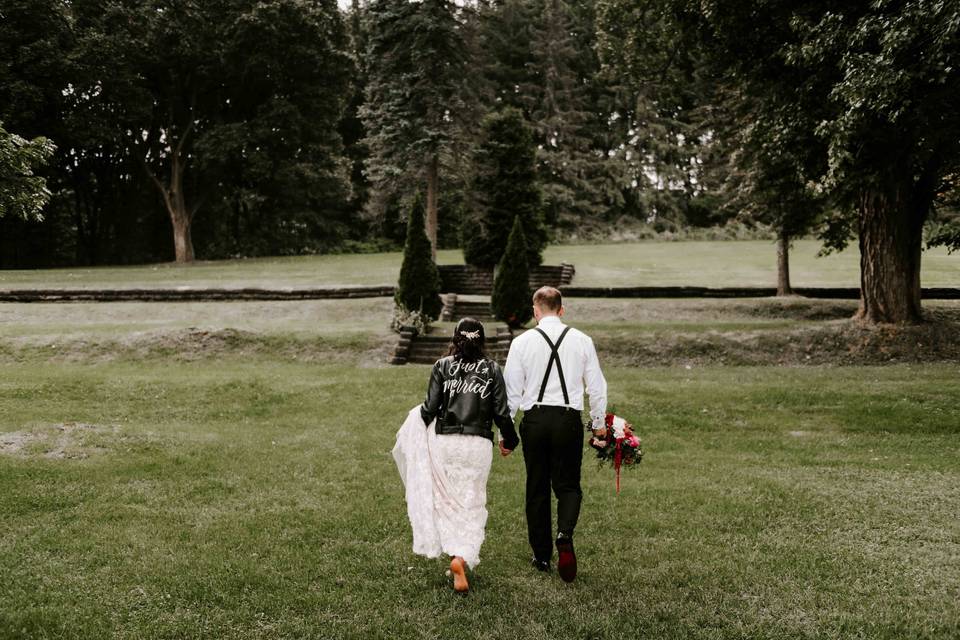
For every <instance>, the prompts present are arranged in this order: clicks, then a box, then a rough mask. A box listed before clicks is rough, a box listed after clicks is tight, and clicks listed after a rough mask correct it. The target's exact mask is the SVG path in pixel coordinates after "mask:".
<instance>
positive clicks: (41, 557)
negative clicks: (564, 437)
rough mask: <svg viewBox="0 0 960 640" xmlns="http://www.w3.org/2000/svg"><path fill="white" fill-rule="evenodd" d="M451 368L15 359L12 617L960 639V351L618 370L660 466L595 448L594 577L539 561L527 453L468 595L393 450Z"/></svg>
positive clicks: (172, 625)
mask: <svg viewBox="0 0 960 640" xmlns="http://www.w3.org/2000/svg"><path fill="white" fill-rule="evenodd" d="M428 371H429V369H428V368H426V367H417V366H408V367H402V368H390V367H383V366H381V367H373V368H362V369H361V368H358V367H356V366H355V365H353V364H345V365H330V364H318V363H311V364H306V363H297V362H296V361H292V360H290V359H280V358H270V357H262V358H258V359H254V360H251V359H249V358H243V357H235V356H231V355H228V356H224V357H218V358H208V359H201V360H198V361H195V362H182V361H173V360H171V359H167V358H155V359H146V360H141V361H115V362H106V363H102V364H98V365H92V364H76V363H74V364H71V363H66V364H64V363H60V364H59V366H51V364H50V363H49V362H47V361H43V360H40V359H36V360H31V361H24V362H19V363H13V362H9V361H8V362H5V363H3V364H0V407H2V411H0V433H6V434H10V433H12V432H16V433H17V434H18V435H17V437H18V438H20V443H21V445H22V446H21V448H20V449H19V450H18V451H16V452H12V451H10V450H8V451H6V452H5V453H0V519H2V520H0V522H2V526H0V603H2V607H0V637H3V638H53V637H56V638H104V637H113V638H199V637H217V638H293V637H296V638H438V637H465V638H521V637H523V638H638V637H644V638H678V639H680V638H683V639H687V638H731V639H732V638H738V639H739V638H852V637H860V638H944V639H947V638H956V637H957V635H958V634H960V605H958V595H960V563H958V557H960V519H958V518H957V514H958V513H960V463H958V460H960V439H958V435H960V427H958V425H960V377H958V376H957V375H956V368H955V367H952V366H941V365H925V366H909V367H908V366H896V367H884V368H870V367H847V368H829V367H828V368H816V367H810V368H770V367H763V368H728V367H706V368H693V369H689V370H688V369H683V368H639V369H637V368H609V369H608V370H607V372H606V373H607V377H608V379H609V381H610V389H611V401H612V403H613V405H614V406H615V407H616V408H617V410H618V411H619V412H621V413H623V414H624V415H627V416H629V417H631V418H632V419H633V420H634V422H635V423H636V424H637V425H638V426H639V428H640V432H641V434H642V436H643V439H644V444H645V447H644V448H645V450H646V454H647V458H646V459H645V460H644V462H643V464H642V466H641V468H639V469H637V470H636V472H631V473H627V474H626V475H625V478H624V487H623V492H622V493H621V494H620V495H619V496H617V495H616V494H615V493H614V486H613V475H612V472H611V471H610V470H607V469H604V470H597V469H595V468H594V466H593V465H592V464H586V465H585V467H584V474H583V475H584V487H585V505H584V509H583V514H582V518H581V526H580V528H579V529H578V541H579V544H578V551H579V555H580V564H581V572H580V577H579V578H578V580H577V582H576V583H574V584H572V585H566V584H563V583H562V582H561V581H560V580H559V579H558V578H557V577H556V576H555V575H553V576H544V575H541V574H538V573H536V572H534V571H533V570H532V569H530V568H529V567H528V566H527V558H528V549H527V545H526V542H525V530H524V524H523V507H522V504H523V497H522V494H523V489H522V487H523V465H522V460H521V458H520V456H519V455H515V456H512V457H510V458H507V459H505V460H504V459H500V458H497V459H496V460H495V462H494V469H493V472H492V475H491V480H490V485H489V494H490V495H489V508H490V520H489V524H488V527H487V541H486V543H485V544H484V547H483V550H482V562H481V564H480V566H479V567H478V571H477V572H476V574H475V575H474V577H473V580H472V585H473V591H472V592H471V594H470V595H469V596H468V597H466V598H463V597H457V596H455V595H454V594H453V593H452V591H451V590H450V588H449V586H448V584H447V582H448V579H447V578H445V577H444V575H443V569H444V566H443V564H442V562H441V561H439V560H438V561H430V560H426V559H422V558H418V557H416V556H414V555H413V554H412V552H411V551H410V544H411V540H410V531H409V525H408V523H407V521H406V515H405V510H404V504H403V493H402V490H401V485H400V481H399V476H398V475H397V473H396V470H395V468H394V466H393V461H392V459H391V457H390V455H389V450H390V448H391V447H392V445H393V438H394V434H395V432H396V429H397V428H398V427H399V425H400V422H401V421H402V419H403V417H404V414H405V412H406V410H407V409H408V408H409V407H411V406H413V405H414V404H416V403H417V402H418V401H419V400H420V399H421V395H422V393H423V391H424V389H425V386H426V379H427V375H428ZM64 423H66V425H67V426H65V427H63V428H62V429H58V428H57V425H63V424H64ZM11 439H12V438H11V436H10V435H6V436H0V446H5V447H9V445H3V444H2V443H3V442H4V441H10V440H11Z"/></svg>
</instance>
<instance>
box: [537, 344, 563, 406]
mask: <svg viewBox="0 0 960 640" xmlns="http://www.w3.org/2000/svg"><path fill="white" fill-rule="evenodd" d="M569 330H570V327H564V328H563V332H562V333H561V334H560V337H559V338H557V343H556V344H554V343H553V342H552V341H551V340H550V338H549V336H547V334H546V332H545V331H544V330H543V329H541V328H540V327H537V331H538V332H540V335H542V336H543V339H544V340H546V341H547V344H548V345H550V360H548V361H547V372H546V373H545V374H544V376H543V384H541V385H540V396H539V397H538V398H537V402H543V394H544V392H545V391H546V390H547V380H549V379H550V371H551V370H553V361H554V360H556V361H557V374H558V375H559V376H560V389H561V390H562V391H563V404H565V405H569V404H570V396H569V395H567V381H566V380H564V379H563V367H561V366H560V352H559V351H558V349H560V343H561V342H563V338H564V336H566V335H567V331H569Z"/></svg>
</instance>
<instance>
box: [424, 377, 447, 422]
mask: <svg viewBox="0 0 960 640" xmlns="http://www.w3.org/2000/svg"><path fill="white" fill-rule="evenodd" d="M442 401H443V372H441V371H440V363H439V362H437V363H436V364H434V365H433V371H432V372H431V373H430V384H429V385H428V386H427V396H426V398H424V400H423V405H421V407H420V417H421V418H423V424H425V425H427V426H430V423H431V422H432V421H433V419H434V418H436V417H437V414H438V413H440V403H441V402H442Z"/></svg>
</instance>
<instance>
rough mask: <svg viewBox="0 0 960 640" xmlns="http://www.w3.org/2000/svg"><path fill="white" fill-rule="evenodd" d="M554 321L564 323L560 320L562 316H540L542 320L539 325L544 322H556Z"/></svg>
mask: <svg viewBox="0 0 960 640" xmlns="http://www.w3.org/2000/svg"><path fill="white" fill-rule="evenodd" d="M554 323H556V324H563V323H562V322H561V321H560V316H543V317H542V318H540V322H538V323H537V326H538V327H539V326H540V325H542V324H554Z"/></svg>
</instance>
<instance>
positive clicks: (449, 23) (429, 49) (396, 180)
mask: <svg viewBox="0 0 960 640" xmlns="http://www.w3.org/2000/svg"><path fill="white" fill-rule="evenodd" d="M367 11H368V20H369V27H368V38H369V40H368V46H367V65H368V69H369V77H368V84H367V92H366V103H365V104H364V105H363V107H362V108H361V109H360V114H361V117H362V119H363V122H364V125H365V127H366V130H367V136H366V138H365V143H366V146H367V147H368V148H369V150H370V157H369V158H368V160H367V163H366V171H367V176H368V177H369V179H370V182H371V190H372V192H371V199H370V202H369V207H370V208H371V209H372V212H373V213H374V214H377V215H379V214H382V212H383V210H384V209H385V208H386V206H387V204H388V203H389V202H390V200H391V199H392V198H395V197H396V195H397V194H403V193H408V192H409V185H410V184H411V181H416V182H423V183H425V187H426V194H427V202H426V231H427V236H428V237H429V239H430V244H431V247H432V250H433V255H436V247H437V208H438V204H437V200H438V194H439V191H440V186H441V185H440V180H441V168H442V167H443V166H444V165H445V164H448V163H449V161H450V156H453V155H454V153H453V151H454V150H455V149H456V148H457V144H458V142H459V140H460V139H461V138H462V130H463V121H462V119H463V118H464V115H465V114H468V113H469V112H470V111H469V107H468V105H467V104H466V103H465V102H464V99H463V97H464V93H465V90H466V89H465V86H466V78H467V58H466V55H467V50H466V47H465V44H464V40H463V36H462V33H461V24H460V22H459V20H458V9H457V6H456V4H455V3H454V2H451V1H450V0H423V1H422V2H409V1H408V0H374V2H372V3H371V4H370V5H369V7H368V8H367Z"/></svg>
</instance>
